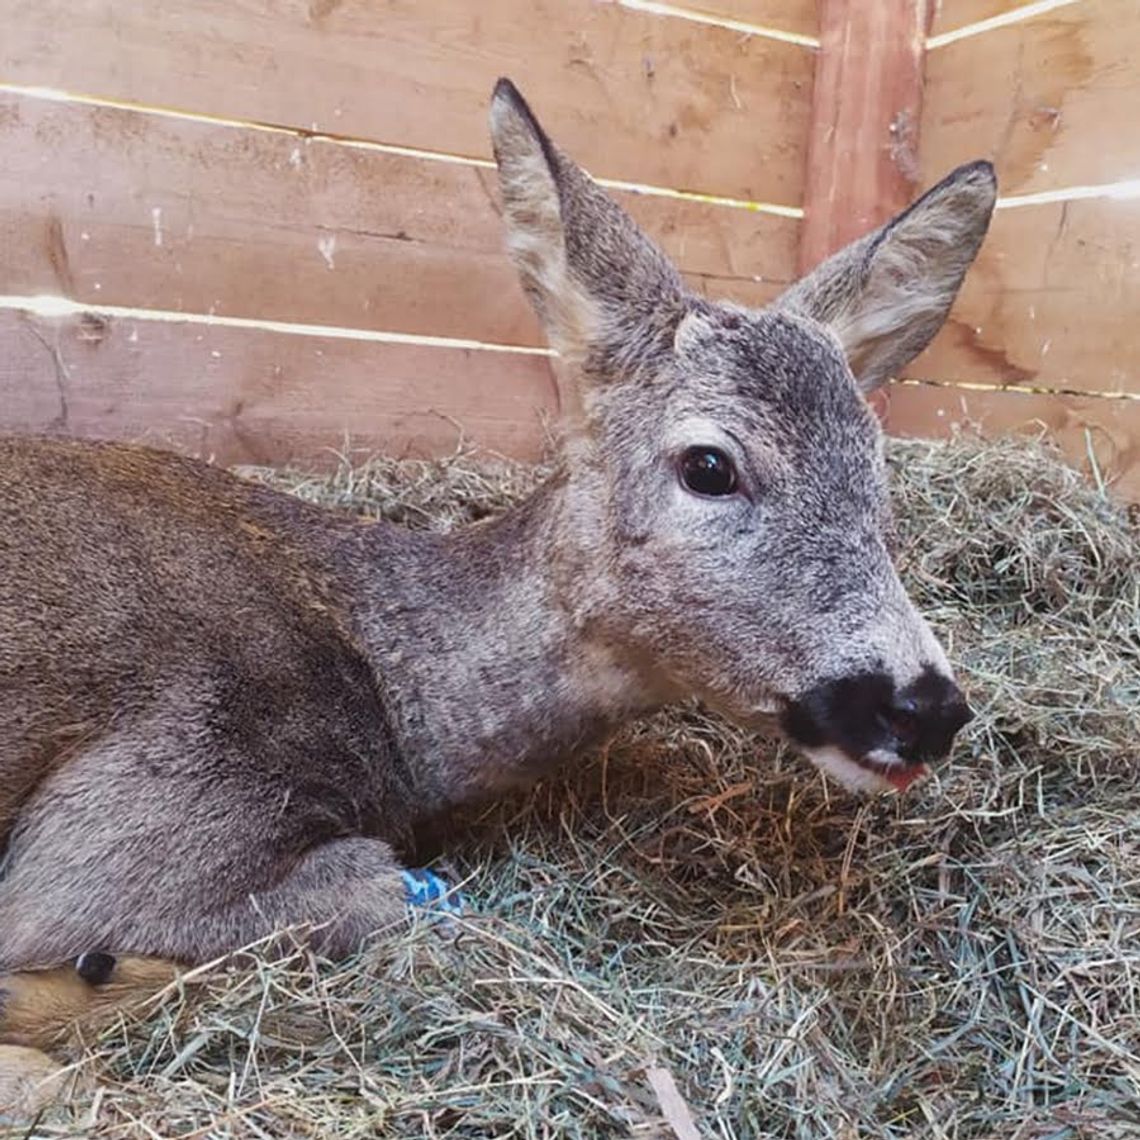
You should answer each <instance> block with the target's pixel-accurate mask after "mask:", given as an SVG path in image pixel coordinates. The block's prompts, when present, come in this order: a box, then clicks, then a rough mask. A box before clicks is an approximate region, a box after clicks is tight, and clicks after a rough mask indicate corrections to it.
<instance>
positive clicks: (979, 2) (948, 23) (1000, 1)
mask: <svg viewBox="0 0 1140 1140" xmlns="http://www.w3.org/2000/svg"><path fill="white" fill-rule="evenodd" d="M1076 2H1077V3H1080V2H1081V0H1076ZM1030 3H1032V0H933V5H932V6H933V9H934V11H933V13H932V16H931V21H930V34H931V35H932V36H939V35H943V34H944V33H946V32H954V31H957V30H958V29H959V28H966V27H969V26H970V25H971V24H978V23H981V21H983V20H989V19H992V18H993V17H994V16H1004V15H1007V14H1012V13H1014V12H1016V11H1017V10H1018V9H1020V8H1024V7H1026V6H1027V5H1029V4H1030ZM978 34H979V35H981V34H984V33H978Z"/></svg>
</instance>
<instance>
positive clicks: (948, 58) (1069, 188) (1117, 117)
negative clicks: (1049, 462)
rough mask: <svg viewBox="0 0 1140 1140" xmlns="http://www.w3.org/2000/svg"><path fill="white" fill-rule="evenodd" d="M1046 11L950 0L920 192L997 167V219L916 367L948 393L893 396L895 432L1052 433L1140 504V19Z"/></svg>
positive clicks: (1139, 11)
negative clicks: (971, 167)
mask: <svg viewBox="0 0 1140 1140" xmlns="http://www.w3.org/2000/svg"><path fill="white" fill-rule="evenodd" d="M1043 7H1047V6H1046V5H1041V4H1037V5H1034V6H1033V7H1032V8H1028V9H1025V11H1026V12H1030V13H1034V14H1031V15H1029V17H1028V18H1024V19H1020V18H1017V17H1018V16H1019V15H1020V14H1021V13H1020V11H1019V6H1018V5H1017V4H1012V3H998V2H997V0H942V2H941V4H940V6H939V9H938V11H937V13H936V16H935V19H934V22H933V25H932V28H931V38H930V39H929V41H928V51H927V55H926V68H925V76H926V81H925V91H924V100H923V115H922V123H921V132H920V136H919V139H920V141H919V159H920V165H921V171H922V180H923V182H924V183H926V184H929V183H931V182H934V181H936V180H937V179H938V178H940V177H941V176H942V175H943V174H944V173H946V171H948V170H949V169H951V168H952V167H953V166H955V165H956V164H957V163H960V162H964V161H967V160H969V159H973V158H989V159H991V160H992V161H993V162H994V163H995V165H996V167H997V171H998V177H999V181H1000V193H1001V202H1000V203H999V204H1000V206H1001V208H1000V209H999V210H998V212H997V213H996V215H995V217H994V222H993V225H992V228H991V230H990V234H989V236H988V238H987V240H986V244H985V246H984V247H983V250H982V254H981V256H980V258H979V261H978V263H977V265H976V266H975V267H974V269H973V270H972V271H971V273H970V275H969V277H968V278H967V282H966V285H965V288H964V290H963V293H962V296H961V297H960V299H959V302H958V304H957V305H956V307H955V309H954V312H953V314H952V315H951V319H950V322H949V324H948V326H947V327H946V329H945V330H944V331H943V333H942V334H941V335H940V336H939V337H938V339H937V340H936V341H935V343H934V344H933V345H932V346H931V348H930V349H929V350H928V351H927V352H926V353H924V354H923V356H921V357H920V358H919V359H918V360H916V361H915V362H914V364H913V365H912V367H911V369H910V375H911V376H913V377H917V378H921V379H924V380H927V381H934V382H936V383H937V385H938V386H933V385H931V386H913V387H912V386H906V387H898V388H896V389H895V390H894V391H893V393H892V395H891V407H890V416H889V423H890V425H891V426H892V428H893V429H894V430H897V431H900V432H904V433H907V434H930V433H931V432H937V431H941V430H945V429H946V428H947V427H948V426H949V425H952V424H954V423H959V422H963V421H966V420H973V421H976V422H979V423H981V424H982V426H983V427H987V428H989V429H992V430H1005V429H1012V428H1023V429H1024V428H1026V427H1028V428H1029V429H1030V430H1035V429H1036V428H1037V425H1044V426H1045V427H1047V428H1048V430H1049V432H1050V433H1051V434H1053V435H1054V436H1056V438H1057V439H1058V440H1059V441H1060V443H1061V444H1062V446H1063V447H1064V449H1065V450H1066V452H1067V453H1068V454H1069V455H1070V456H1071V457H1072V458H1074V459H1076V460H1077V461H1078V462H1080V463H1082V465H1085V466H1088V465H1089V464H1088V456H1089V454H1090V453H1092V454H1093V455H1095V457H1096V463H1097V465H1098V467H1099V468H1100V470H1101V472H1102V474H1105V475H1107V476H1111V477H1113V478H1114V479H1115V480H1116V484H1117V486H1118V487H1119V489H1120V490H1121V491H1122V492H1123V493H1124V494H1126V495H1127V496H1129V497H1131V498H1134V499H1138V498H1140V338H1138V337H1137V336H1136V335H1135V325H1136V319H1137V314H1138V313H1140V181H1138V180H1140V68H1138V67H1137V64H1136V61H1137V59H1140V5H1138V4H1137V3H1136V2H1135V0H1069V2H1067V3H1059V4H1057V5H1056V6H1053V7H1052V8H1050V9H1049V10H1044V11H1042V10H1040V9H1041V8H1043ZM994 17H998V18H999V20H998V22H997V26H992V24H991V26H989V27H986V26H985V25H982V27H981V28H980V29H978V30H977V31H976V33H975V34H969V33H970V29H971V25H973V24H974V23H975V22H976V21H981V20H990V21H993V18H994ZM1002 19H1004V20H1007V21H1009V22H1006V23H1004V24H1002V23H1001V22H1000V21H1001V20H1002ZM963 29H964V30H965V32H966V34H962V31H963Z"/></svg>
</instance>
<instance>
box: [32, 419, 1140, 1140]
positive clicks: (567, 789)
mask: <svg viewBox="0 0 1140 1140" xmlns="http://www.w3.org/2000/svg"><path fill="white" fill-rule="evenodd" d="M891 461H892V466H893V468H894V473H895V487H896V493H897V499H898V513H899V524H900V528H901V531H902V540H903V542H902V554H901V563H902V568H903V572H904V574H905V577H906V579H907V581H908V584H909V586H910V588H911V589H912V591H913V593H914V595H915V597H916V599H917V601H918V602H919V604H920V606H921V607H922V608H923V609H924V611H925V612H926V613H927V614H928V615H929V616H930V617H931V619H932V621H933V622H934V624H935V626H936V627H937V629H938V631H939V633H940V634H941V635H942V637H943V638H944V640H945V643H946V644H947V645H948V647H949V650H950V655H951V657H952V658H953V659H954V660H955V662H956V663H957V665H958V667H959V669H960V672H961V676H962V678H963V680H964V682H965V684H966V687H967V688H968V690H969V692H970V695H971V698H972V703H973V705H974V707H975V709H976V710H977V713H978V716H977V718H976V720H975V721H974V722H973V723H972V724H971V725H970V727H969V729H968V730H967V731H966V732H965V733H964V736H963V738H962V739H961V740H960V743H959V746H958V747H957V748H956V750H955V754H954V757H953V759H952V761H951V762H949V763H948V764H947V765H945V766H944V767H943V768H942V769H941V771H940V772H939V774H938V779H937V781H935V782H933V783H932V784H930V785H928V786H926V787H924V788H923V789H921V790H919V791H916V792H914V793H912V794H911V795H909V796H907V797H905V798H901V799H900V798H894V799H889V800H873V801H861V800H858V799H855V798H852V797H849V796H847V795H845V794H843V793H841V792H839V791H837V790H836V789H835V788H834V787H829V786H828V785H827V784H825V783H824V782H823V780H822V779H821V778H820V777H819V776H817V775H814V774H813V773H812V772H811V771H810V770H809V769H808V768H807V766H806V765H805V764H804V763H803V762H802V761H800V760H798V759H796V758H795V757H794V756H793V755H791V754H790V753H789V752H787V751H786V750H784V749H782V748H780V747H778V746H776V745H774V744H772V743H770V742H766V741H763V740H757V739H755V738H749V737H747V736H746V735H744V734H742V733H740V732H738V731H736V730H734V729H732V728H730V727H726V726H725V725H724V724H721V723H719V722H717V721H714V720H712V719H710V718H708V717H707V716H704V715H702V714H701V713H700V712H699V711H695V710H690V711H683V712H678V713H672V714H669V715H663V716H660V717H658V718H656V719H655V720H653V721H651V722H649V723H646V724H642V725H638V726H635V727H633V728H631V729H630V730H628V731H627V732H626V733H625V734H624V735H623V736H622V737H621V738H620V739H618V740H616V741H614V742H613V743H612V744H611V745H610V746H609V747H608V748H607V749H606V750H605V752H604V754H602V755H600V756H597V757H587V758H583V761H582V763H581V764H580V765H579V766H578V767H577V769H576V770H575V771H574V772H572V773H571V774H570V775H569V776H568V777H567V778H566V779H565V780H564V781H559V782H551V783H548V784H546V785H544V786H542V787H540V788H538V789H537V790H536V791H534V792H533V793H532V794H530V795H528V796H526V797H522V798H519V799H517V800H515V801H512V802H510V803H507V804H503V805H499V806H498V807H496V808H495V809H494V810H493V811H490V812H487V813H486V814H484V815H482V816H480V817H478V818H475V819H469V820H466V821H462V822H461V823H457V825H456V828H455V830H454V833H453V834H452V835H451V836H449V837H448V841H447V849H446V855H445V858H444V860H443V861H442V862H441V863H440V864H438V867H439V869H441V870H442V872H443V873H444V874H445V875H447V876H449V877H450V878H451V879H452V880H454V881H458V882H462V883H463V884H464V889H465V892H466V894H467V896H468V898H469V899H470V900H472V901H473V903H474V906H475V910H476V911H477V913H472V914H471V915H470V916H468V917H465V918H462V919H460V920H458V921H455V922H451V923H441V922H439V921H432V920H430V919H428V918H426V917H423V916H421V917H419V918H417V920H416V921H415V923H414V925H413V928H412V929H411V931H410V932H408V931H402V932H399V933H398V934H394V935H393V936H392V937H390V938H387V939H383V940H381V941H379V942H377V943H376V944H375V945H373V946H371V947H369V948H367V949H366V950H365V951H364V952H363V953H362V954H361V956H360V957H359V959H358V960H355V961H351V962H341V963H335V964H330V963H317V962H313V961H311V960H310V959H309V958H307V957H306V956H305V955H303V954H298V955H297V956H296V957H295V958H294V959H293V960H292V961H290V962H287V963H284V964H280V963H278V964H274V965H272V966H270V965H268V964H264V963H263V964H261V965H260V967H259V968H255V969H245V970H242V971H236V970H225V969H215V970H212V971H207V972H206V973H205V974H204V975H201V976H199V977H197V978H196V979H194V980H192V981H191V982H190V983H188V984H187V985H186V986H185V988H184V990H183V991H182V992H181V993H175V994H170V995H168V996H167V998H166V999H165V1000H164V1002H163V1003H162V1004H161V1005H160V1006H159V1007H158V1008H157V1009H154V1010H151V1011H149V1012H148V1013H147V1014H146V1015H144V1016H140V1017H139V1018H138V1019H136V1020H131V1021H128V1022H124V1023H123V1024H122V1025H120V1026H119V1027H117V1028H115V1029H112V1030H110V1031H108V1032H106V1033H105V1034H104V1035H102V1036H101V1037H100V1038H98V1039H96V1040H90V1041H88V1042H86V1043H85V1044H86V1051H85V1052H81V1053H80V1054H77V1055H79V1056H80V1068H79V1072H80V1076H81V1078H82V1077H86V1078H87V1081H88V1084H90V1083H91V1080H92V1075H93V1074H94V1075H97V1077H98V1084H99V1086H100V1087H99V1088H98V1091H97V1092H94V1093H90V1092H88V1093H87V1094H84V1095H83V1096H81V1097H80V1098H79V1099H78V1100H77V1101H76V1103H75V1104H74V1106H73V1107H72V1108H71V1110H70V1111H69V1112H65V1113H63V1114H62V1115H59V1116H56V1117H54V1118H51V1119H45V1120H44V1121H42V1122H41V1123H40V1124H39V1125H38V1127H37V1128H36V1130H35V1131H34V1133H32V1134H34V1135H40V1136H63V1135H84V1136H90V1137H96V1138H110V1137H128V1136H129V1137H136V1136H150V1137H154V1136H163V1137H167V1136H203V1137H206V1136H208V1137H221V1136H235V1137H322V1138H323V1137H343V1138H346V1140H348V1138H354V1137H366V1136H376V1135H380V1136H396V1137H402V1136H409V1137H412V1136H425V1137H467V1138H470V1137H507V1136H511V1137H563V1136H565V1137H616V1136H635V1137H673V1136H679V1137H682V1138H685V1140H688V1138H690V1137H693V1136H702V1137H718V1138H737V1137H738V1138H744V1137H757V1138H758V1137H795V1138H802V1140H809V1138H811V1140H815V1138H826V1140H856V1138H860V1140H862V1138H865V1137H866V1138H892V1140H894V1138H903V1137H907V1138H909V1137H929V1138H931V1140H939V1138H946V1140H951V1138H952V1140H967V1138H972V1137H976V1138H983V1137H984V1138H987V1140H988V1138H1009V1140H1013V1138H1017V1140H1069V1138H1072V1140H1076V1138H1081V1137H1088V1138H1092V1137H1096V1138H1097V1140H1102V1138H1104V1137H1126V1136H1137V1135H1140V780H1138V778H1137V776H1138V773H1140V767H1138V761H1140V756H1138V751H1140V746H1138V744H1137V742H1138V741H1140V576H1138V567H1140V533H1138V531H1137V527H1136V524H1135V520H1134V519H1129V517H1128V515H1127V513H1126V512H1125V510H1124V509H1123V508H1121V507H1119V506H1115V505H1113V504H1112V502H1111V501H1109V500H1108V499H1106V498H1104V497H1103V496H1102V495H1100V494H1099V493H1097V492H1096V491H1093V490H1091V489H1088V488H1087V487H1086V486H1085V485H1084V484H1082V482H1081V481H1080V479H1079V478H1078V477H1077V476H1076V475H1074V474H1073V473H1072V472H1071V471H1069V470H1068V469H1066V468H1065V467H1063V466H1062V465H1061V464H1059V463H1058V462H1057V461H1056V460H1055V459H1054V458H1053V457H1052V456H1051V455H1049V454H1047V453H1045V452H1044V451H1043V450H1041V449H1040V448H1039V447H1036V446H1031V445H1027V444H1025V443H1020V442H1019V443H1016V444H1015V443H1010V442H998V443H991V444H982V443H979V442H977V441H975V440H971V439H966V438H963V439H959V440H957V441H954V442H952V443H949V444H927V443H913V442H912V443H894V444H893V445H892V450H891ZM260 477H261V478H265V479H274V480H275V481H276V482H278V483H279V484H281V485H284V486H287V487H288V488H289V489H291V490H293V491H294V492H296V493H297V494H300V495H303V496H305V497H306V498H309V499H313V500H319V501H322V502H327V503H333V504H339V505H345V506H349V505H350V506H353V507H356V508H360V509H363V510H365V511H372V512H378V513H382V514H384V515H386V516H388V517H391V518H396V519H399V520H401V521H403V522H405V523H408V524H410V525H421V526H422V525H431V526H441V525H443V526H446V525H452V524H454V523H456V522H459V521H465V520H469V519H475V518H479V517H482V516H484V515H486V514H487V513H488V512H491V511H495V510H498V509H499V508H501V507H502V506H504V505H505V504H506V503H508V502H509V501H511V500H512V499H514V498H515V497H517V496H518V495H519V494H521V493H523V492H524V491H525V490H526V489H527V488H528V487H529V486H530V485H531V484H532V482H533V480H534V478H535V475H534V473H533V472H530V471H527V470H523V469H517V468H499V469H495V470H488V469H487V468H480V467H479V466H477V465H475V464H474V463H472V462H471V461H469V460H466V459H463V458H456V459H454V460H451V461H448V462H443V463H438V464H416V463H403V464H397V463H390V462H373V463H369V464H366V465H364V466H356V467H353V466H351V465H348V464H344V465H342V467H341V469H340V470H339V471H338V472H337V473H336V474H335V476H332V477H327V478H326V477H320V478H302V477H300V476H296V475H291V476H282V475H277V476H272V475H270V474H269V473H264V472H263V473H261V475H260ZM24 1134H25V1133H24V1132H21V1133H20V1135H24Z"/></svg>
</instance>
